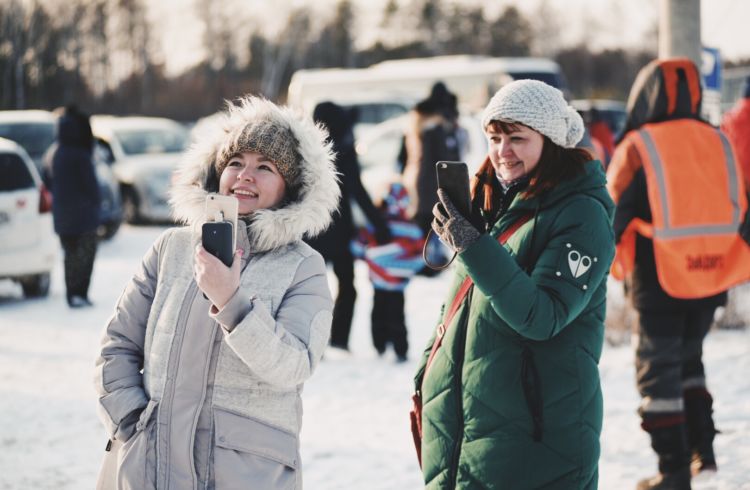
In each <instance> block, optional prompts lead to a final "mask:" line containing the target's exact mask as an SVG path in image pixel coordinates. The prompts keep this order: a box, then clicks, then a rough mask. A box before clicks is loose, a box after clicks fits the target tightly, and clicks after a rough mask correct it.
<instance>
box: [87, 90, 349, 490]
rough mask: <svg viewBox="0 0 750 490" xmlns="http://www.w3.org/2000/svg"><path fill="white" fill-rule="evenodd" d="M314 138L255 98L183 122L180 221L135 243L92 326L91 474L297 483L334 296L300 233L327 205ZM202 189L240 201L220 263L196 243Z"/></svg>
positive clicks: (223, 483)
mask: <svg viewBox="0 0 750 490" xmlns="http://www.w3.org/2000/svg"><path fill="white" fill-rule="evenodd" d="M325 140H326V134H325V132H324V130H322V129H321V128H319V127H318V126H316V125H315V124H314V123H313V122H312V121H311V120H310V119H309V118H303V117H301V116H299V115H297V114H296V113H294V112H292V111H291V110H289V109H287V108H282V107H278V106H276V105H274V104H272V103H271V102H269V101H266V100H264V99H259V98H255V97H246V98H244V99H242V100H240V101H239V102H238V103H237V104H229V105H228V108H227V111H226V113H225V114H224V117H223V119H222V120H221V121H219V122H217V123H216V125H215V126H214V127H212V128H207V129H206V130H205V131H204V132H202V133H201V134H200V135H198V138H197V141H196V143H195V144H194V145H193V146H192V147H191V149H190V150H189V151H188V153H187V154H186V156H185V158H184V159H183V162H182V164H181V167H180V168H179V170H178V173H177V180H176V182H175V185H174V189H173V192H172V198H171V204H172V206H173V210H174V215H175V217H176V218H177V219H179V220H181V221H183V222H185V223H186V224H187V225H188V226H186V227H183V228H173V229H170V230H167V231H166V232H165V233H164V234H163V235H162V236H161V237H160V238H159V239H158V240H157V241H156V243H155V244H154V245H153V247H152V248H151V249H150V250H149V251H148V252H147V253H146V256H145V257H144V259H143V263H142V264H141V268H140V270H139V271H138V272H137V273H136V274H135V276H134V277H133V279H132V280H131V281H130V283H129V284H128V285H127V286H126V288H125V291H124V293H123V294H122V296H121V297H120V299H119V301H118V304H117V306H116V309H115V312H114V315H113V316H112V318H111V319H110V321H109V324H108V325H107V328H106V332H105V335H104V339H103V341H102V350H101V354H100V356H99V358H98V360H97V372H96V374H97V376H96V387H97V390H98V393H99V412H100V416H101V419H102V421H103V422H104V425H105V427H106V429H107V431H108V433H109V435H110V443H109V444H108V445H107V453H106V455H105V461H104V465H103V467H102V470H101V472H100V477H99V484H98V487H99V488H118V489H138V490H146V489H216V490H221V489H229V488H232V489H234V488H262V489H291V488H301V486H302V477H301V464H300V456H299V432H300V427H301V418H302V402H301V398H300V393H301V391H302V385H303V383H304V381H305V380H306V379H307V378H308V377H310V375H311V374H312V372H313V370H314V369H315V367H316V365H317V364H318V362H319V360H320V358H321V356H322V353H323V350H324V349H325V346H326V344H327V341H328V337H329V333H330V326H331V311H332V308H333V301H332V299H331V295H330V291H329V289H328V283H327V280H326V269H325V264H324V262H323V259H322V258H321V256H320V255H319V254H318V253H317V252H315V251H314V250H313V249H312V248H310V247H309V246H308V245H306V244H305V243H304V242H303V241H302V237H303V235H305V234H307V235H308V236H314V235H316V234H318V233H320V232H321V231H323V230H324V229H325V228H326V227H327V226H328V224H329V223H330V221H331V213H332V212H333V211H334V210H335V209H336V206H337V204H338V199H339V187H338V184H337V181H336V175H335V171H334V166H333V158H332V154H331V149H330V146H329V145H328V144H327V143H326V142H325ZM210 192H218V193H220V194H224V195H232V196H234V197H236V198H237V199H238V202H239V215H240V221H239V224H240V225H239V226H238V227H237V228H238V229H237V231H236V234H237V235H236V238H237V250H236V252H235V256H234V262H233V264H232V266H231V267H226V266H224V264H223V263H222V262H221V261H220V260H219V259H217V258H216V257H214V256H213V255H211V254H209V253H208V252H206V250H205V249H203V247H202V246H201V245H200V241H201V240H200V229H201V224H202V223H203V222H204V221H205V211H204V209H205V198H206V195H207V194H208V193H210Z"/></svg>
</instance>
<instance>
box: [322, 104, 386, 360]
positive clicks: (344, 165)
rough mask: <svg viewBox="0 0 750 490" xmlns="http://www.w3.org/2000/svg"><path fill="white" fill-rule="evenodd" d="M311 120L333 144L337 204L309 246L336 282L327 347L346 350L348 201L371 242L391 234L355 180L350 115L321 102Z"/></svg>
mask: <svg viewBox="0 0 750 490" xmlns="http://www.w3.org/2000/svg"><path fill="white" fill-rule="evenodd" d="M313 119H314V120H315V121H316V122H318V123H320V124H323V125H324V126H325V127H326V129H327V130H328V134H329V137H330V140H331V142H332V143H333V149H334V151H335V152H336V171H337V172H338V173H339V186H340V188H341V202H340V204H339V208H338V213H337V214H336V215H335V216H334V219H333V224H332V225H331V227H330V228H329V229H328V231H326V232H325V233H323V234H321V235H319V236H318V237H316V238H315V239H312V240H309V244H310V245H311V246H312V247H313V248H315V249H316V250H317V251H318V252H320V254H321V255H322V256H323V258H324V259H325V260H326V262H328V263H331V264H333V272H334V274H336V278H337V279H338V293H337V295H336V304H335V306H334V310H333V325H332V327H331V346H333V347H338V348H340V349H344V350H348V349H349V332H350V331H351V325H352V317H353V315H354V302H355V301H356V299H357V290H356V289H355V288H354V256H353V255H352V252H351V250H350V248H349V244H350V242H351V240H352V239H353V238H354V236H355V235H356V230H355V227H354V220H353V218H352V208H351V201H350V199H354V200H355V201H356V203H357V204H358V205H359V207H360V209H362V211H363V212H364V214H365V216H366V217H367V219H368V220H369V221H370V223H372V225H373V226H374V227H375V238H376V240H377V242H378V243H379V244H384V243H388V242H389V241H390V239H391V234H390V231H389V230H388V224H387V223H386V221H385V219H383V216H382V215H381V214H380V213H379V212H378V210H377V208H376V207H375V205H374V204H373V203H372V199H370V196H369V194H367V191H366V190H365V188H364V186H363V185H362V181H361V180H360V177H359V175H360V172H359V162H358V160H357V153H356V152H355V150H354V132H353V126H354V121H353V117H352V114H351V113H350V112H349V111H347V110H346V109H344V108H343V107H341V106H339V105H337V104H334V103H333V102H321V103H320V104H318V105H317V106H316V107H315V110H314V112H313Z"/></svg>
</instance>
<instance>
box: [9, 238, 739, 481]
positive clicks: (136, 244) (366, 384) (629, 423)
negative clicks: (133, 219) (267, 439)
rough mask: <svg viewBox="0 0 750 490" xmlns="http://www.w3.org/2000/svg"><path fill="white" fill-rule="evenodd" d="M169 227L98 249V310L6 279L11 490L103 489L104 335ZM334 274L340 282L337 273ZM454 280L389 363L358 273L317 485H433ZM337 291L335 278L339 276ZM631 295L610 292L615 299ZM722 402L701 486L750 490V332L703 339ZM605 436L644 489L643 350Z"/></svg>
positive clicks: (324, 409) (611, 458) (316, 391)
mask: <svg viewBox="0 0 750 490" xmlns="http://www.w3.org/2000/svg"><path fill="white" fill-rule="evenodd" d="M160 232H161V228H156V227H129V226H124V227H123V229H122V230H121V232H120V233H119V234H118V235H117V236H116V237H115V238H114V239H113V240H112V241H111V242H108V243H104V244H103V245H102V246H101V247H100V249H99V255H98V258H97V262H96V266H95V272H94V277H93V282H92V287H91V298H92V300H93V301H94V302H95V307H93V308H89V309H82V310H69V309H68V307H67V306H66V305H65V300H64V287H63V279H62V269H61V267H58V269H57V270H56V271H55V273H54V277H53V285H52V293H51V295H50V297H49V298H46V299H41V300H22V299H20V288H18V287H16V286H15V285H13V284H11V283H8V282H0V489H34V490H36V489H55V490H60V489H71V490H73V489H75V490H77V489H88V488H93V486H94V482H95V479H96V474H97V470H98V465H99V462H100V460H101V456H102V453H103V450H104V445H105V443H106V437H105V435H104V432H103V429H102V428H101V426H100V424H99V421H98V419H97V417H96V413H95V410H96V408H95V406H96V403H95V400H96V395H95V393H94V390H93V388H92V373H93V363H94V358H95V356H96V353H97V346H98V342H99V338H100V334H101V330H102V328H103V326H104V325H105V323H106V320H107V318H108V316H109V315H110V313H111V311H112V307H113V306H114V304H115V302H116V300H117V297H118V296H119V294H120V292H121V290H122V288H123V286H124V284H125V283H126V281H127V280H128V279H129V277H130V275H131V274H132V273H133V272H134V270H135V269H136V266H137V264H138V261H139V260H140V257H141V256H142V254H143V253H144V252H145V250H146V249H147V247H148V246H149V245H150V244H151V243H152V241H153V240H154V239H155V238H156V236H157V235H158V234H159V233H160ZM332 277H333V276H332ZM448 279H449V277H448V274H443V275H442V276H440V277H438V278H434V279H426V278H421V277H420V278H416V279H415V280H414V281H413V282H412V284H411V285H410V286H409V289H408V290H407V318H408V324H409V340H410V342H411V345H412V359H411V360H410V361H409V362H407V363H404V364H396V363H395V359H394V357H393V356H392V354H388V355H386V356H385V358H383V359H379V358H378V357H377V355H376V353H375V350H374V349H373V348H372V347H371V344H370V330H369V328H370V326H369V314H370V307H371V287H370V284H369V282H368V280H367V275H366V270H365V269H364V267H362V266H361V265H360V266H358V269H357V285H358V291H359V298H358V302H357V308H356V311H355V322H354V326H353V328H352V338H351V348H352V355H351V356H350V357H347V358H341V357H340V356H335V355H334V354H333V353H329V354H327V356H326V359H325V360H324V361H323V362H322V363H321V365H320V368H319V369H318V371H317V372H316V373H315V375H314V376H313V378H312V379H311V380H310V381H309V382H308V383H307V385H306V387H305V393H304V395H303V397H304V403H305V416H304V429H303V433H302V457H303V460H304V464H305V466H304V479H305V488H307V489H308V490H335V489H352V488H357V489H359V490H376V489H378V490H380V489H382V490H402V489H416V488H420V486H421V475H420V472H419V468H418V466H417V462H416V458H415V455H414V450H413V447H412V442H411V435H410V433H409V423H408V412H409V408H410V403H411V402H410V395H411V389H412V376H413V373H414V367H415V361H414V355H413V354H414V353H416V352H417V351H419V350H421V349H422V347H423V346H424V345H425V343H426V341H427V338H428V337H429V335H430V332H431V330H432V328H433V326H434V323H435V320H436V315H437V312H438V309H439V306H440V303H441V301H442V299H443V295H444V291H445V288H446V287H447V282H448ZM332 284H335V279H332ZM617 291H619V287H617V286H616V285H615V287H613V288H612V292H613V301H617V299H618V298H617ZM743 296H744V297H745V298H746V299H747V298H750V295H743ZM705 362H706V370H707V376H708V380H709V388H710V389H711V390H712V392H713V393H714V397H715V400H716V402H715V412H716V422H717V426H718V428H719V429H720V430H721V434H719V435H718V436H717V439H716V452H717V456H718V464H719V472H718V473H717V474H716V475H714V476H712V477H710V478H708V479H705V480H703V481H700V482H695V484H694V488H697V489H716V490H730V489H731V490H735V489H742V488H745V489H750V443H748V440H750V330H745V331H714V332H712V333H711V334H710V335H709V337H708V339H707V341H706V344H705ZM601 374H602V384H603V387H604V402H605V416H604V431H603V434H602V457H601V461H600V488H602V489H615V490H619V489H628V488H634V486H635V482H636V481H637V480H638V479H640V478H642V477H645V476H649V475H651V474H653V473H654V472H655V470H656V458H655V456H654V455H653V453H652V452H651V450H650V448H649V441H648V438H647V436H646V434H645V433H644V432H642V431H641V430H640V428H639V420H638V417H637V415H636V412H635V409H636V406H637V404H638V401H639V400H638V395H637V393H636V391H635V383H634V377H635V374H634V368H633V353H632V349H631V348H630V347H629V346H627V345H624V346H618V347H613V346H606V347H605V350H604V354H603V356H602V361H601Z"/></svg>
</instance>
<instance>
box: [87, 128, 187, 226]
mask: <svg viewBox="0 0 750 490" xmlns="http://www.w3.org/2000/svg"><path fill="white" fill-rule="evenodd" d="M91 129H92V131H93V132H94V137H95V138H96V139H97V142H98V143H99V146H98V148H99V150H100V151H101V152H102V154H101V155H100V157H101V158H102V159H103V160H104V161H105V162H107V163H109V164H110V165H111V167H112V171H113V172H114V174H115V177H116V178H117V180H118V182H119V183H120V194H121V196H122V207H123V218H124V219H125V221H127V222H129V223H137V222H140V221H151V222H167V221H169V220H170V219H171V216H170V209H169V204H168V202H167V200H168V191H169V187H170V185H171V182H172V174H173V172H174V169H175V168H176V166H177V162H178V161H179V159H180V158H181V157H182V154H183V152H184V151H185V149H186V148H187V144H188V131H187V129H186V128H185V127H184V126H182V125H181V124H179V123H178V122H176V121H172V120H171V119H165V118H159V117H116V116H92V118H91Z"/></svg>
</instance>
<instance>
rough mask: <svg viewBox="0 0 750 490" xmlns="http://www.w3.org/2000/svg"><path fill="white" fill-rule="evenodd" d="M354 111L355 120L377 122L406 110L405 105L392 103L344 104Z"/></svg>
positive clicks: (369, 122)
mask: <svg viewBox="0 0 750 490" xmlns="http://www.w3.org/2000/svg"><path fill="white" fill-rule="evenodd" d="M345 107H347V108H352V109H354V110H355V111H356V115H357V122H358V123H365V124H378V123H381V122H383V121H385V120H387V119H391V118H393V117H398V116H400V115H402V114H405V113H406V112H407V109H406V107H404V106H403V105H399V104H393V103H387V102H383V103H362V104H351V105H348V106H345Z"/></svg>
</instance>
